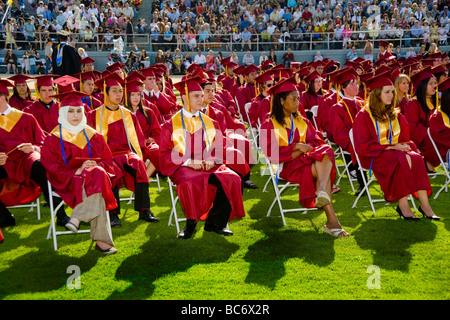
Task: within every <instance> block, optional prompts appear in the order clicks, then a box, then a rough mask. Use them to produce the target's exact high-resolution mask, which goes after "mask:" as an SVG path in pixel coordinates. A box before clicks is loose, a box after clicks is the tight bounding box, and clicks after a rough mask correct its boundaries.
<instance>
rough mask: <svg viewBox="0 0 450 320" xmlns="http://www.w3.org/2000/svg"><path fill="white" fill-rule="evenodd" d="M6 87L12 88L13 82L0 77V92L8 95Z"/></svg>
mask: <svg viewBox="0 0 450 320" xmlns="http://www.w3.org/2000/svg"><path fill="white" fill-rule="evenodd" d="M8 87H11V88H14V84H13V83H12V82H11V81H9V80H6V79H0V93H3V94H5V95H7V96H8V97H9V90H8Z"/></svg>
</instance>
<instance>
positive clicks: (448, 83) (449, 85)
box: [438, 78, 450, 92]
mask: <svg viewBox="0 0 450 320" xmlns="http://www.w3.org/2000/svg"><path fill="white" fill-rule="evenodd" d="M447 89H450V78H447V79H445V80H444V81H442V82H441V83H439V84H438V90H439V92H444V91H445V90H447Z"/></svg>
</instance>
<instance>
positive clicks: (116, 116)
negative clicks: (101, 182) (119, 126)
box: [95, 105, 143, 159]
mask: <svg viewBox="0 0 450 320" xmlns="http://www.w3.org/2000/svg"><path fill="white" fill-rule="evenodd" d="M119 120H122V121H123V125H124V126H125V131H126V133H127V140H128V144H129V145H130V149H131V147H132V148H133V149H134V151H135V152H136V153H137V154H138V156H139V158H141V159H143V157H142V151H141V147H140V145H139V140H138V137H137V134H136V128H135V127H134V123H133V118H132V117H131V111H130V110H128V109H126V108H124V107H122V106H119V108H118V109H117V110H115V111H111V110H109V109H108V108H106V106H105V105H103V106H102V107H100V108H97V109H96V115H95V123H96V128H95V129H96V130H97V132H99V133H100V134H101V135H102V136H103V137H104V138H105V141H106V142H108V137H107V136H108V125H109V124H111V123H114V122H116V121H119Z"/></svg>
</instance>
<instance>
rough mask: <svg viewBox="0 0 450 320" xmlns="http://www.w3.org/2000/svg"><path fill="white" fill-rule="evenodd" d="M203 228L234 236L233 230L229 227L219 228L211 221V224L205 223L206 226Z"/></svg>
mask: <svg viewBox="0 0 450 320" xmlns="http://www.w3.org/2000/svg"><path fill="white" fill-rule="evenodd" d="M203 229H205V231H208V232H215V233H217V234H220V235H222V236H232V235H233V232H231V231H230V230H228V229H227V228H219V227H217V226H216V225H214V224H211V223H209V224H208V223H205V227H204V228H203Z"/></svg>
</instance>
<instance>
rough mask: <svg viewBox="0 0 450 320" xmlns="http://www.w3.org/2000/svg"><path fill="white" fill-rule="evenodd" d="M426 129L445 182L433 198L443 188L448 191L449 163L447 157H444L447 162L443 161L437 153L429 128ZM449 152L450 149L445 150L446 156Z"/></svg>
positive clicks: (449, 181) (449, 178) (449, 179)
mask: <svg viewBox="0 0 450 320" xmlns="http://www.w3.org/2000/svg"><path fill="white" fill-rule="evenodd" d="M427 131H428V136H429V137H430V140H431V143H432V144H433V147H434V151H436V154H437V155H438V157H439V161H440V163H441V165H440V168H439V171H440V170H443V171H444V174H445V183H444V185H443V186H442V187H441V188H440V189H439V191H438V192H437V193H436V194H435V195H434V199H437V197H438V196H439V194H440V193H441V192H442V191H443V190H445V192H448V185H449V183H450V171H449V165H450V164H449V163H448V160H447V159H446V160H447V162H446V161H444V159H442V157H441V155H440V153H439V149H438V147H437V145H436V143H435V142H434V140H433V137H432V136H431V132H430V128H428V130H427ZM449 153H450V150H448V151H447V156H448V155H449ZM435 175H436V174H435Z"/></svg>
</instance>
